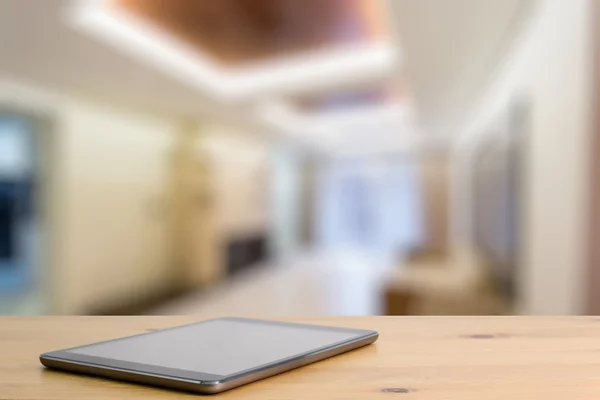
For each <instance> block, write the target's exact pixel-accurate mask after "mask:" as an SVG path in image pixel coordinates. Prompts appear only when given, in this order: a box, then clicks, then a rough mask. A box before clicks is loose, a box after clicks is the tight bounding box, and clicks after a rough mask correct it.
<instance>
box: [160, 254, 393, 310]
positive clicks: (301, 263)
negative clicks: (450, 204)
mask: <svg viewBox="0 0 600 400" xmlns="http://www.w3.org/2000/svg"><path fill="white" fill-rule="evenodd" d="M392 270H393V266H392V265H391V264H390V263H389V262H386V261H385V260H382V259H381V258H380V257H377V256H374V255H371V254H366V253H358V252H354V251H344V252H338V253H335V254H333V253H328V254H323V253H321V254H317V253H311V254H308V253H307V254H303V255H300V256H298V257H294V258H293V259H291V260H290V261H289V262H280V263H273V264H270V265H265V266H260V267H256V268H255V269H254V270H252V271H248V272H244V273H242V274H239V275H237V276H235V277H233V278H232V279H231V280H230V281H229V282H227V283H225V284H221V285H218V286H217V287H215V288H212V289H208V290H203V291H199V292H198V293H194V294H191V295H189V296H188V297H186V298H184V299H180V300H177V301H174V302H171V303H169V304H166V305H164V306H161V307H158V308H156V309H154V310H151V311H150V312H149V314H203V315H212V316H225V315H234V316H240V315H246V316H252V315H254V316H256V315H260V316H278V315H372V314H381V313H382V308H381V287H382V284H383V282H385V280H386V278H387V277H389V276H390V274H391V273H392Z"/></svg>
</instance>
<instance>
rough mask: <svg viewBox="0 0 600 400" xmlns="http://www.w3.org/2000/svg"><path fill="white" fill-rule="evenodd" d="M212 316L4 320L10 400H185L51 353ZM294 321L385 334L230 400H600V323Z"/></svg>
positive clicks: (1, 361) (2, 354) (0, 385)
mask: <svg viewBox="0 0 600 400" xmlns="http://www.w3.org/2000/svg"><path fill="white" fill-rule="evenodd" d="M202 319H203V318H202V317H194V316H177V317H37V318H36V317H5V318H0V399H27V400H33V399H77V400H84V399H103V400H104V399H147V400H148V399H159V398H164V399H175V398H192V396H199V395H195V394H188V393H180V392H176V391H169V390H165V389H158V388H152V387H145V386H140V385H135V384H130V383H121V382H115V381H110V380H106V379H100V378H91V377H85V376H78V375H72V374H67V373H61V372H55V371H51V370H46V369H44V368H43V367H42V366H41V365H40V363H39V361H38V355H39V354H40V353H42V352H45V351H49V350H55V349H60V348H65V347H71V346H76V345H81V344H86V343H89V342H94V341H100V340H105V339H108V338H116V337H119V336H125V335H132V334H136V333H140V332H145V331H149V330H153V329H160V328H165V327H169V326H175V325H180V324H185V323H190V322H195V321H200V320H202ZM286 320H291V321H298V322H306V323H317V324H326V325H332V326H335V325H337V326H347V327H355V328H365V329H376V330H378V331H379V332H380V334H381V336H380V338H379V340H378V341H377V342H376V343H375V344H374V345H371V346H368V347H365V348H362V349H359V350H356V351H353V352H351V353H347V354H344V355H341V356H338V357H334V358H331V359H328V360H325V361H322V362H318V363H316V364H312V365H310V366H307V367H304V368H300V369H297V370H295V371H291V372H287V373H285V374H282V375H279V376H276V377H273V378H269V379H265V380H263V381H260V382H256V383H252V384H249V385H246V386H243V387H241V388H238V389H234V390H231V391H229V392H225V393H222V394H219V395H216V396H218V397H219V398H221V397H222V398H226V399H227V398H228V399H244V400H251V399H261V400H270V399H273V400H287V399H303V400H304V399H306V400H313V399H339V400H347V399H393V398H406V399H411V400H413V399H444V400H453V399H456V400H459V399H460V400H487V399H494V400H496V399H497V400H513V399H514V400H523V399H540V400H553V399H557V400H559V399H560V400H565V399H566V400H575V399H590V400H591V399H594V400H597V399H600V318H598V317H560V318H552V317H551V318H547V317H470V318H456V317H446V318H436V317H421V318H419V317H356V318H346V317H343V318H336V317H331V318H288V319H286Z"/></svg>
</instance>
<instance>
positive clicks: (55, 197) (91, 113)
mask: <svg viewBox="0 0 600 400" xmlns="http://www.w3.org/2000/svg"><path fill="white" fill-rule="evenodd" d="M0 105H2V106H3V107H9V108H11V109H15V108H16V109H24V110H27V111H30V112H34V113H43V114H45V115H47V116H48V117H49V118H50V119H51V120H52V121H53V122H54V123H53V132H52V135H53V137H52V138H51V140H50V141H49V142H48V143H50V144H51V146H52V153H53V154H52V155H51V156H52V159H53V163H52V165H51V166H52V169H53V171H51V173H52V177H53V181H52V183H53V185H52V187H51V193H50V194H49V196H48V198H47V199H45V200H47V201H48V202H50V203H51V207H50V208H49V210H50V214H51V215H50V216H49V217H50V219H51V221H52V231H51V232H49V234H50V235H49V238H50V240H51V244H52V246H53V247H52V248H51V251H52V254H49V253H48V254H46V257H48V258H50V257H51V256H52V258H53V260H52V262H51V263H50V262H47V263H46V265H45V267H46V268H51V269H52V270H51V271H48V270H46V271H45V272H46V282H47V283H48V284H49V285H51V286H52V287H51V288H50V292H51V293H52V294H54V298H53V299H52V301H54V303H55V305H56V308H55V309H54V310H52V311H53V312H59V313H80V312H86V311H88V310H90V309H96V308H101V307H105V306H108V305H111V304H114V303H117V302H119V301H121V300H123V299H126V298H128V297H134V296H143V295H147V294H148V293H149V292H151V291H158V290H163V289H164V288H165V287H166V286H167V285H169V283H170V282H171V280H172V279H173V278H174V277H172V276H171V274H170V268H171V267H172V265H171V264H170V258H169V239H168V236H167V235H168V233H169V230H168V229H169V227H168V226H166V225H167V224H168V220H169V218H168V215H167V213H168V211H169V207H168V205H169V204H168V203H169V198H168V196H167V192H166V184H167V179H168V176H167V174H168V173H169V164H168V163H169V153H170V148H171V145H172V143H173V141H174V140H175V135H176V134H177V132H178V129H179V125H178V121H177V120H175V119H173V120H170V119H167V118H159V117H155V116H152V115H149V114H143V113H137V112H135V111H131V110H124V109H119V108H117V107H114V106H108V105H102V104H95V103H92V102H89V101H81V100H79V99H75V98H71V97H69V96H64V95H58V94H56V93H53V92H51V91H48V90H43V89H40V88H39V87H38V86H34V85H30V84H23V83H16V82H15V81H14V80H10V81H9V80H4V81H2V80H0ZM50 264H51V265H50Z"/></svg>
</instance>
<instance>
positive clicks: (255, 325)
mask: <svg viewBox="0 0 600 400" xmlns="http://www.w3.org/2000/svg"><path fill="white" fill-rule="evenodd" d="M378 336H379V335H378V333H377V332H375V331H370V330H361V329H347V328H338V327H328V326H317V325H306V324H297V323H289V322H277V321H264V320H255V319H246V318H219V319H212V320H208V321H204V322H199V323H194V324H190V325H184V326H179V327H174V328H168V329H164V330H158V331H154V332H149V333H144V334H141V335H136V336H130V337H125V338H119V339H114V340H109V341H105V342H100V343H94V344H89V345H86V346H80V347H74V348H71V349H66V350H59V351H53V352H49V353H44V354H42V355H41V356H40V361H41V362H42V364H43V365H45V366H46V367H49V368H57V369H61V370H65V371H69V372H76V373H83V374H91V375H98V376H103V377H108V378H112V379H119V380H127V381H133V382H138V383H145V384H150V385H158V386H163V387H169V388H174V389H181V390H188V391H194V392H200V393H218V392H222V391H224V390H228V389H231V388H234V387H237V386H240V385H243V384H246V383H250V382H254V381H256V380H259V379H263V378H266V377H269V376H272V375H275V374H279V373H281V372H284V371H288V370H290V369H294V368H298V367H301V366H303V365H306V364H310V363H313V362H315V361H319V360H322V359H324V358H328V357H331V356H335V355H338V354H341V353H344V352H346V351H349V350H352V349H356V348H358V347H361V346H365V345H367V344H370V343H373V342H374V341H375V340H377V337H378Z"/></svg>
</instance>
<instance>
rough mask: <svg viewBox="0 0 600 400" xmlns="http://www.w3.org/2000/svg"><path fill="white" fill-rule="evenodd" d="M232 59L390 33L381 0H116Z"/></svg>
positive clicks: (282, 53) (255, 58) (238, 60)
mask: <svg viewBox="0 0 600 400" xmlns="http://www.w3.org/2000/svg"><path fill="white" fill-rule="evenodd" d="M113 6H115V7H118V8H119V9H120V10H124V11H126V12H128V13H132V14H134V15H136V16H138V17H141V18H144V19H146V20H148V21H150V22H151V23H152V24H154V25H155V26H157V27H159V28H161V29H164V31H166V32H168V33H169V34H171V35H173V36H175V37H178V38H180V39H182V40H184V41H185V42H187V43H189V44H190V45H192V46H194V47H197V48H199V49H200V50H202V51H205V52H208V53H209V54H211V55H212V56H213V57H215V58H216V59H217V60H218V61H219V62H221V63H222V64H227V65H232V64H234V65H235V64H240V63H244V62H249V61H258V60H262V59H265V58H271V57H277V56H285V55H290V54H294V53H298V52H303V51H308V50H315V49H320V48H324V47H327V46H337V45H348V44H357V43H361V42H366V41H370V40H373V39H376V38H380V37H382V36H385V35H387V26H386V24H385V13H384V12H383V4H382V2H381V1H377V0H113Z"/></svg>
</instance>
